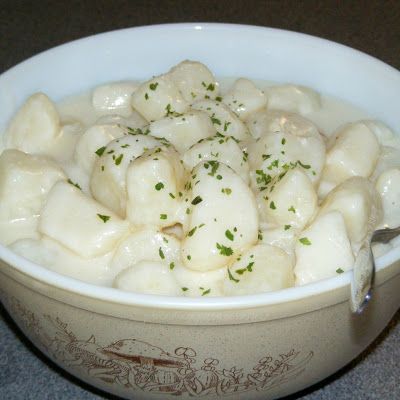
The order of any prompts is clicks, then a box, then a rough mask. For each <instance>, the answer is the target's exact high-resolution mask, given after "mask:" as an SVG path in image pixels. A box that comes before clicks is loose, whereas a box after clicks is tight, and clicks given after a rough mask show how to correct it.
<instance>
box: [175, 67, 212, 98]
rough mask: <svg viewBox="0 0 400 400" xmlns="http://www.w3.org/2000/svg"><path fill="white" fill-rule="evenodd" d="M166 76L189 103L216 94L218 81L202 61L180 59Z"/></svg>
mask: <svg viewBox="0 0 400 400" xmlns="http://www.w3.org/2000/svg"><path fill="white" fill-rule="evenodd" d="M168 76H169V77H170V78H171V79H172V81H173V82H174V83H175V85H176V86H177V87H178V89H179V91H180V92H181V94H182V96H183V98H184V99H185V100H186V101H187V102H189V103H193V101H196V100H201V99H209V98H215V97H216V96H218V93H219V85H218V82H217V81H216V80H215V78H214V75H213V74H212V72H211V71H210V70H209V69H208V68H207V67H206V66H205V65H204V64H202V63H199V62H197V61H188V60H186V61H182V62H181V63H179V64H178V65H176V66H175V67H173V68H172V69H171V70H170V71H169V73H168Z"/></svg>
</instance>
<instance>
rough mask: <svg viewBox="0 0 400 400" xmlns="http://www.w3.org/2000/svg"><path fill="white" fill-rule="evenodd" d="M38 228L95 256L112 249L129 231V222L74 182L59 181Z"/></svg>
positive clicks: (65, 244) (50, 196) (41, 231)
mask: <svg viewBox="0 0 400 400" xmlns="http://www.w3.org/2000/svg"><path fill="white" fill-rule="evenodd" d="M38 230H39V232H40V233H42V234H44V235H47V236H49V237H51V238H52V239H55V240H57V241H59V242H60V243H61V244H62V245H64V246H65V247H67V248H69V249H70V250H72V251H74V252H75V253H77V254H78V255H80V256H81V257H86V258H91V257H96V256H100V255H102V254H105V253H107V252H109V251H111V250H112V249H113V248H114V247H115V246H116V245H117V243H118V241H119V240H120V239H121V238H122V237H123V236H125V235H126V234H127V233H128V231H129V223H128V222H127V221H124V220H122V219H121V218H119V217H118V215H116V214H115V213H114V212H112V211H111V210H109V209H107V208H105V207H104V206H102V205H101V204H100V203H98V202H97V201H95V200H93V199H92V198H90V197H88V196H86V195H85V194H84V193H82V191H81V190H79V189H77V188H76V187H75V186H74V185H71V184H69V183H65V182H58V183H57V184H56V185H54V186H53V188H52V189H51V190H50V192H49V194H48V196H47V200H46V204H45V205H44V207H43V209H42V211H41V216H40V219H39V226H38Z"/></svg>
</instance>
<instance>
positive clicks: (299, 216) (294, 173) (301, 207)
mask: <svg viewBox="0 0 400 400" xmlns="http://www.w3.org/2000/svg"><path fill="white" fill-rule="evenodd" d="M260 195H261V196H262V199H263V208H262V212H261V215H262V216H263V219H262V220H263V221H264V222H267V223H268V224H271V225H273V226H278V227H279V226H281V227H284V226H287V227H289V228H291V229H292V230H295V231H300V230H302V229H303V228H304V227H305V226H306V224H307V223H308V222H309V221H310V220H311V219H312V217H313V216H314V214H315V212H316V211H317V206H318V197H317V193H316V192H315V189H314V187H313V185H312V182H311V181H310V179H309V178H308V176H307V174H306V173H305V172H304V171H303V169H300V168H298V167H297V168H295V169H292V170H289V171H287V172H286V173H285V174H284V175H283V176H281V177H279V178H278V179H277V180H276V182H275V183H273V185H272V186H269V187H268V189H266V190H264V191H262V192H261V193H260Z"/></svg>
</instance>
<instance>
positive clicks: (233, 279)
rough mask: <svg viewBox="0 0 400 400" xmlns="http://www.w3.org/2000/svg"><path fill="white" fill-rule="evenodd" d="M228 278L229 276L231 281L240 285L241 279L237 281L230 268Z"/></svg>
mask: <svg viewBox="0 0 400 400" xmlns="http://www.w3.org/2000/svg"><path fill="white" fill-rule="evenodd" d="M228 276H229V279H230V280H231V281H233V282H235V283H238V282H239V279H236V278H235V277H234V276H233V275H232V272H231V270H230V269H229V268H228Z"/></svg>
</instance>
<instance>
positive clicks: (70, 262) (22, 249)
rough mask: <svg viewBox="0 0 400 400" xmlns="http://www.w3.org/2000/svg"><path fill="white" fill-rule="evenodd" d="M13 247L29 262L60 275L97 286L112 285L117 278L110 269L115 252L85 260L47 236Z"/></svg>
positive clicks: (17, 242)
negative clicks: (114, 277)
mask: <svg viewBox="0 0 400 400" xmlns="http://www.w3.org/2000/svg"><path fill="white" fill-rule="evenodd" d="M10 248H11V250H13V251H15V252H16V253H17V254H19V255H21V256H23V257H25V258H26V259H28V260H30V261H32V262H34V263H36V264H39V265H42V266H44V267H46V268H48V269H49V270H51V271H54V272H57V273H59V274H62V275H66V276H69V277H71V278H75V279H79V280H80V281H84V282H87V283H91V284H95V285H100V286H111V285H112V282H113V275H112V273H111V272H110V268H109V263H110V259H111V257H112V254H113V253H112V252H108V253H105V254H103V255H100V256H97V257H93V258H84V257H80V256H79V255H78V254H76V253H75V252H73V251H71V250H69V249H68V248H66V247H64V246H63V245H62V244H60V243H59V242H57V241H55V240H53V239H51V238H48V237H46V236H44V237H42V238H40V239H37V240H34V239H21V240H17V241H16V242H14V243H13V244H12V245H11V246H10Z"/></svg>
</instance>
